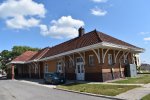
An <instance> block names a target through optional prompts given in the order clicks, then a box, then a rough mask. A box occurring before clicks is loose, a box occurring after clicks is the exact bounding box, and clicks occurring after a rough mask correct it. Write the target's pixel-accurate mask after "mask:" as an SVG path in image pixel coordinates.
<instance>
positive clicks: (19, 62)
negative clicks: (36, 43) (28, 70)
mask: <svg viewBox="0 0 150 100" xmlns="http://www.w3.org/2000/svg"><path fill="white" fill-rule="evenodd" d="M24 63H26V62H25V61H12V62H10V64H24Z"/></svg>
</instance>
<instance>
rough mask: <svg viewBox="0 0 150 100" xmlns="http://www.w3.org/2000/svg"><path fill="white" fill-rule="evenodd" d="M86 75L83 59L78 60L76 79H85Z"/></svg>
mask: <svg viewBox="0 0 150 100" xmlns="http://www.w3.org/2000/svg"><path fill="white" fill-rule="evenodd" d="M77 59H78V58H77ZM79 59H80V58H79ZM77 61H78V60H77ZM84 76H85V72H84V65H83V62H82V61H81V62H77V63H76V79H77V80H84Z"/></svg>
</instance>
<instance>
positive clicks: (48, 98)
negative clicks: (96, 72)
mask: <svg viewBox="0 0 150 100" xmlns="http://www.w3.org/2000/svg"><path fill="white" fill-rule="evenodd" d="M0 100H109V99H106V98H101V97H94V96H88V95H83V94H77V93H71V92H66V91H61V90H55V89H52V88H47V87H44V86H40V85H35V84H29V83H25V82H19V81H15V80H14V81H12V80H0Z"/></svg>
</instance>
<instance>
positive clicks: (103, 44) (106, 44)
mask: <svg viewBox="0 0 150 100" xmlns="http://www.w3.org/2000/svg"><path fill="white" fill-rule="evenodd" d="M94 48H115V49H123V50H129V51H131V52H137V53H140V52H144V49H139V48H134V47H129V46H123V45H118V44H114V43H110V42H101V43H97V44H93V45H89V46H86V47H82V48H79V49H75V50H70V51H67V52H63V53H60V54H57V55H54V56H50V57H46V58H42V59H35V60H31V61H27V62H18V61H17V62H13V63H14V64H16V63H21V64H24V63H31V62H38V61H46V60H50V59H54V58H57V57H60V56H65V55H69V54H72V53H76V52H81V51H86V50H91V49H94ZM102 51H103V50H102ZM10 63H11V62H10ZM8 64H9V63H8Z"/></svg>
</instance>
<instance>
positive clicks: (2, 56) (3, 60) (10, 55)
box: [0, 46, 39, 69]
mask: <svg viewBox="0 0 150 100" xmlns="http://www.w3.org/2000/svg"><path fill="white" fill-rule="evenodd" d="M38 50H39V48H32V47H29V46H13V48H12V50H11V51H9V50H3V51H2V52H1V53H0V69H5V68H6V64H7V63H8V62H10V61H11V60H12V59H14V58H15V57H17V56H19V55H21V54H22V53H24V52H25V51H38Z"/></svg>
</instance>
